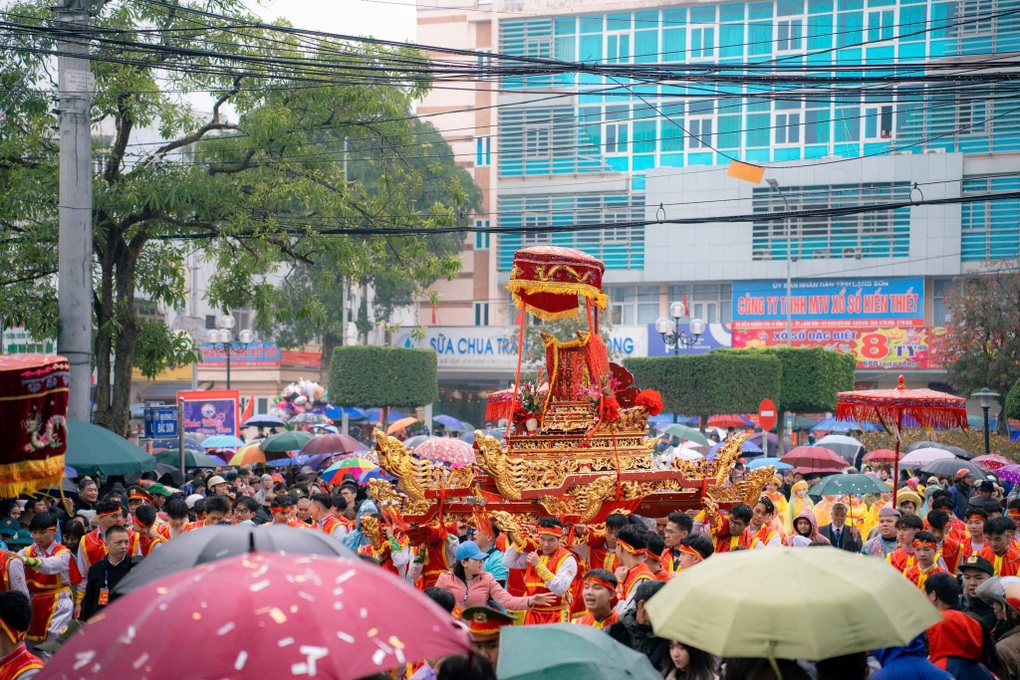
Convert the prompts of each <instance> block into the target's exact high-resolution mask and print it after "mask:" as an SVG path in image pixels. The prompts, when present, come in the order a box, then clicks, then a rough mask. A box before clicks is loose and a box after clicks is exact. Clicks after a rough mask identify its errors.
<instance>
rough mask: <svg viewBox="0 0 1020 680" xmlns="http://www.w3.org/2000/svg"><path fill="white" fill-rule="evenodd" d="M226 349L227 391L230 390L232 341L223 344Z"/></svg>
mask: <svg viewBox="0 0 1020 680" xmlns="http://www.w3.org/2000/svg"><path fill="white" fill-rule="evenodd" d="M224 344H225V345H226V347H227V389H228V390H229V389H230V355H231V354H232V353H233V351H234V343H233V341H231V342H227V343H224Z"/></svg>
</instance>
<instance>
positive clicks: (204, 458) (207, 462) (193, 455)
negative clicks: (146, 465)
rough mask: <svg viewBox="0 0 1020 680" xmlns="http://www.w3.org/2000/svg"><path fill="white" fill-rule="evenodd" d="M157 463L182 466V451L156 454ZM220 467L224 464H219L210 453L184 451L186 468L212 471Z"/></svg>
mask: <svg viewBox="0 0 1020 680" xmlns="http://www.w3.org/2000/svg"><path fill="white" fill-rule="evenodd" d="M156 462H157V463H163V464H164V465H170V466H172V467H177V466H179V465H180V464H181V450H180V449H170V450H168V451H160V452H159V453H157V454H156ZM219 465H222V463H219V462H217V461H216V460H215V459H214V458H213V457H212V456H210V455H209V454H208V453H198V452H196V451H189V450H187V449H185V450H184V467H186V468H210V469H212V468H215V467H217V466H219Z"/></svg>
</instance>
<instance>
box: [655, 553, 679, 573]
mask: <svg viewBox="0 0 1020 680" xmlns="http://www.w3.org/2000/svg"><path fill="white" fill-rule="evenodd" d="M682 554H683V553H679V554H678V555H677V556H676V559H673V549H672V548H666V549H665V550H663V551H662V556H661V557H660V558H659V560H660V561H661V562H662V566H663V568H664V569H665V570H666V571H680V555H682Z"/></svg>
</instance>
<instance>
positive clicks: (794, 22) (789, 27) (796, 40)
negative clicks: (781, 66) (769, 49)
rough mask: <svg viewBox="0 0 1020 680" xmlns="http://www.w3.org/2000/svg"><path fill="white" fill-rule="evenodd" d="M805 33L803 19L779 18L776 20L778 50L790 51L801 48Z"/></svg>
mask: <svg viewBox="0 0 1020 680" xmlns="http://www.w3.org/2000/svg"><path fill="white" fill-rule="evenodd" d="M803 34H804V20H803V19H789V18H784V19H778V20H777V21H776V51H777V52H790V51H793V50H799V49H801V39H802V36H803Z"/></svg>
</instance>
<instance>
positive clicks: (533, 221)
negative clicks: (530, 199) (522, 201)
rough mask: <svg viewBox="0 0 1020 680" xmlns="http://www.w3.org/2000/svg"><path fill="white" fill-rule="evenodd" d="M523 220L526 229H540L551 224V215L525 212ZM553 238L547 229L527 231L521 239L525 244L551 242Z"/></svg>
mask: <svg viewBox="0 0 1020 680" xmlns="http://www.w3.org/2000/svg"><path fill="white" fill-rule="evenodd" d="M523 221H524V227H525V228H526V229H540V228H542V227H548V226H549V215H548V214H541V215H540V214H536V213H530V214H529V213H525V214H524V220H523ZM551 240H552V238H551V234H550V233H549V232H547V231H526V232H524V235H523V237H522V239H521V241H522V242H523V243H524V245H525V246H533V245H537V244H540V243H549V242H550V241H551Z"/></svg>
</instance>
